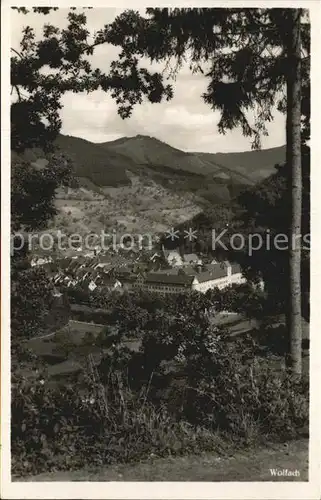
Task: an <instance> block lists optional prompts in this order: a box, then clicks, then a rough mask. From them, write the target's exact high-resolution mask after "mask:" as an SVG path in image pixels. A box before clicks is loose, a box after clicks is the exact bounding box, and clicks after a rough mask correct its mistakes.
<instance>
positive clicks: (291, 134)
mask: <svg viewBox="0 0 321 500" xmlns="http://www.w3.org/2000/svg"><path fill="white" fill-rule="evenodd" d="M300 22H301V11H300V9H289V24H288V27H289V28H288V46H287V51H288V73H287V121H286V136H287V137H286V139H287V149H286V161H287V164H288V166H289V168H290V171H291V204H292V207H291V208H292V210H291V227H290V241H289V274H290V281H289V295H290V297H289V308H288V310H287V315H288V317H287V326H288V328H289V336H290V346H289V347H290V352H289V357H288V365H289V367H290V369H291V370H292V372H293V374H295V375H298V376H300V375H301V371H302V326H301V216H302V170H301V36H300V30H301V25H300Z"/></svg>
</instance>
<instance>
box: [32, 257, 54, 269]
mask: <svg viewBox="0 0 321 500" xmlns="http://www.w3.org/2000/svg"><path fill="white" fill-rule="evenodd" d="M52 261H53V260H52V257H51V256H50V255H43V256H40V255H35V256H34V257H32V259H31V261H30V265H31V266H32V267H34V266H43V265H44V264H49V263H51V262H52Z"/></svg>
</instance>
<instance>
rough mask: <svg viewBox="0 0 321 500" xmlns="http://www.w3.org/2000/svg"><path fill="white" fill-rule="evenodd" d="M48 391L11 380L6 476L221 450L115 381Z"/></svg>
mask: <svg viewBox="0 0 321 500" xmlns="http://www.w3.org/2000/svg"><path fill="white" fill-rule="evenodd" d="M81 386H82V387H81V392H79V387H77V386H75V385H73V386H71V387H66V386H63V387H59V388H49V387H47V383H46V382H45V381H44V380H42V379H38V380H36V381H34V383H33V384H32V385H31V384H30V383H27V382H26V381H25V380H23V379H19V380H18V379H17V378H16V379H15V381H14V385H13V393H12V433H11V446H12V473H13V474H15V475H27V474H37V473H40V472H42V471H44V470H46V471H50V470H56V469H71V468H80V467H84V466H86V465H87V466H94V465H96V466H99V465H102V464H104V465H106V464H112V463H124V462H131V461H137V460H139V459H143V458H147V457H148V456H150V455H151V454H152V453H153V454H155V455H157V456H168V455H176V454H182V453H186V452H193V453H197V452H200V451H202V450H208V451H210V450H211V451H213V450H216V449H217V448H218V446H220V447H221V439H220V438H218V437H217V436H214V435H210V434H209V432H208V431H206V430H204V429H201V428H197V429H194V428H193V427H192V426H191V425H189V424H188V423H186V422H176V421H175V420H174V419H173V418H172V417H171V416H170V415H169V413H168V412H167V411H166V409H165V408H164V407H159V408H155V406H153V405H151V404H150V403H149V402H148V401H147V395H146V394H138V395H135V394H133V393H132V392H130V391H129V390H128V389H126V388H124V387H123V385H122V383H121V382H120V379H119V378H118V377H117V376H114V377H112V378H111V380H110V381H109V384H108V390H105V388H104V389H103V388H102V387H101V386H99V384H94V383H92V382H89V381H87V383H84V381H82V384H81Z"/></svg>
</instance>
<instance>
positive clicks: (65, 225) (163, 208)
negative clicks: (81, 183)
mask: <svg viewBox="0 0 321 500" xmlns="http://www.w3.org/2000/svg"><path fill="white" fill-rule="evenodd" d="M130 178H131V184H130V185H128V186H120V187H105V188H103V189H102V190H101V193H100V194H98V193H95V192H94V191H91V190H86V189H84V188H83V189H81V190H69V192H68V194H66V192H65V191H64V190H61V191H60V192H59V193H58V198H57V200H56V207H57V210H58V215H57V216H56V218H55V220H54V221H53V222H52V223H51V226H50V230H51V231H52V232H54V231H55V230H56V229H61V230H64V231H65V232H67V233H69V234H71V233H77V234H80V235H85V234H89V233H91V232H94V233H99V231H101V230H105V231H106V232H108V231H110V232H111V231H112V230H116V231H117V232H118V233H119V234H120V235H121V234H125V233H127V232H129V233H137V234H144V233H150V234H154V233H155V232H162V231H166V230H168V229H169V228H170V227H172V226H174V225H176V224H178V223H182V222H184V221H186V220H187V219H189V218H190V217H193V216H194V215H196V214H198V213H200V212H201V211H202V206H201V204H200V203H199V201H198V199H197V197H196V196H194V195H193V194H191V193H184V194H178V193H174V192H173V191H170V190H168V189H166V188H164V187H162V186H161V185H159V184H157V183H155V182H154V181H148V183H146V181H144V180H141V179H140V178H138V177H137V176H131V177H130Z"/></svg>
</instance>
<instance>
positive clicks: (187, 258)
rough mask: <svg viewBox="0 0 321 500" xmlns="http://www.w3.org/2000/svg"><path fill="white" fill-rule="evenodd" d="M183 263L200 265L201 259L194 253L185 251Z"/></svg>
mask: <svg viewBox="0 0 321 500" xmlns="http://www.w3.org/2000/svg"><path fill="white" fill-rule="evenodd" d="M183 264H184V266H190V265H197V264H198V265H201V264H202V260H201V259H200V258H199V257H198V256H197V255H196V254H195V253H186V254H185V255H184V256H183Z"/></svg>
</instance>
